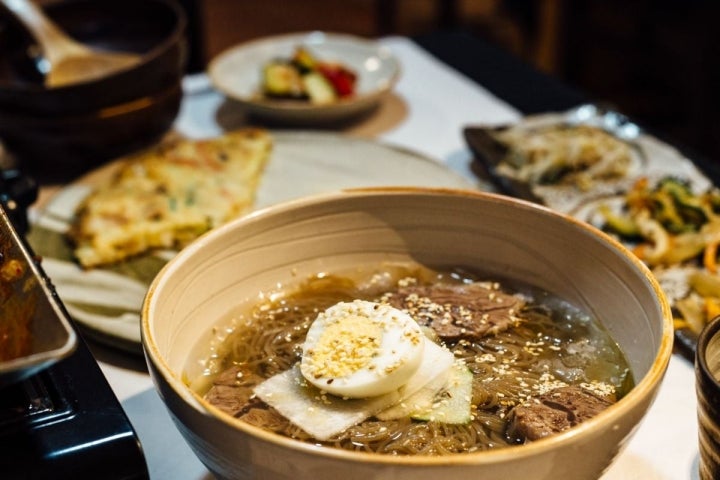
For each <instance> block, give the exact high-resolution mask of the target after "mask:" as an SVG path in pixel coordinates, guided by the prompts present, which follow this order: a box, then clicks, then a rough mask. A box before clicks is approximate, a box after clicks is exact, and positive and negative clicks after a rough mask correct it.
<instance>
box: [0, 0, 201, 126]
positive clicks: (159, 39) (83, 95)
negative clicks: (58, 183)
mask: <svg viewBox="0 0 720 480" xmlns="http://www.w3.org/2000/svg"><path fill="white" fill-rule="evenodd" d="M45 11H46V13H47V14H48V15H49V16H50V17H51V18H52V19H53V20H55V21H56V22H57V23H58V24H59V25H60V26H61V27H62V28H63V29H64V30H65V31H67V32H68V33H69V34H70V35H71V36H73V37H74V38H76V39H78V40H80V41H82V42H84V43H87V44H89V45H91V46H94V47H98V48H104V49H108V50H121V51H129V52H135V53H139V54H141V55H142V61H141V62H140V63H139V64H138V65H137V66H135V67H134V68H131V69H128V70H125V71H121V72H118V73H117V74H114V75H111V76H108V77H104V78H101V79H98V80H94V81H89V82H84V83H77V84H73V85H68V86H65V87H61V88H54V89H48V88H45V87H44V85H43V75H42V74H41V73H40V72H39V70H38V68H37V62H38V61H39V60H40V59H41V58H42V52H41V50H40V48H39V47H38V46H37V45H36V44H35V42H34V39H33V38H32V36H30V34H29V33H28V32H27V31H26V30H25V29H24V28H23V27H22V26H21V25H20V24H19V23H18V22H17V20H15V18H14V17H12V15H11V14H10V13H9V12H7V11H6V10H4V9H2V8H0V110H2V111H4V112H11V111H18V112H22V113H26V114H27V113H33V114H58V115H68V114H71V113H79V112H82V113H87V112H89V111H91V110H94V109H98V108H103V107H107V106H112V105H117V104H120V103H124V102H127V101H129V100H134V99H136V98H140V97H143V96H146V95H152V94H153V93H155V92H158V91H161V90H163V89H165V88H167V87H168V86H169V85H171V84H174V83H175V82H176V81H177V79H178V78H179V77H181V76H182V75H183V74H184V67H185V62H186V59H185V57H186V50H187V47H186V41H185V37H184V36H185V28H186V23H187V19H186V17H185V14H184V11H183V10H182V9H181V8H180V7H179V6H178V5H177V4H176V3H173V2H170V1H168V0H65V1H63V2H59V3H53V4H49V5H48V6H47V7H46V8H45Z"/></svg>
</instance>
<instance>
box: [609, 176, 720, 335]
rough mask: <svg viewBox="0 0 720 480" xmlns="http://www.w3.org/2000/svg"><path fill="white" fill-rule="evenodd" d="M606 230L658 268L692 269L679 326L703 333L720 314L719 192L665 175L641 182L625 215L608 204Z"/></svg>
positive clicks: (679, 305) (678, 302) (680, 302)
mask: <svg viewBox="0 0 720 480" xmlns="http://www.w3.org/2000/svg"><path fill="white" fill-rule="evenodd" d="M599 213H600V215H601V216H602V218H603V220H604V228H605V230H607V231H609V232H611V233H614V234H615V235H617V236H618V237H620V239H621V240H622V241H624V242H625V243H626V244H629V245H633V252H634V253H635V254H636V255H637V256H638V257H639V258H640V259H641V260H643V261H644V262H645V263H646V264H647V265H649V266H650V267H653V268H662V267H672V266H679V265H683V266H685V267H688V272H689V273H688V274H687V278H686V281H687V284H688V287H689V290H690V293H689V294H688V295H686V296H685V297H683V298H679V299H675V300H674V303H673V308H674V309H675V311H676V314H677V315H678V316H679V318H677V319H676V323H675V325H676V327H677V328H689V329H691V330H693V331H695V332H699V331H700V330H701V329H702V327H703V326H704V325H705V323H707V322H708V321H709V320H710V319H712V318H713V317H715V316H717V315H718V314H720V267H719V266H718V253H719V251H718V250H719V248H718V247H719V246H720V192H719V191H718V190H716V189H711V190H708V191H706V192H702V193H694V192H693V191H692V189H691V188H690V185H689V184H688V182H686V181H683V180H680V179H677V178H673V177H666V178H663V179H662V180H660V181H659V182H658V183H657V184H656V185H655V186H652V187H651V186H650V183H649V181H648V179H647V178H642V179H640V180H638V181H637V182H636V183H635V184H634V185H633V188H631V189H630V190H629V191H628V192H627V193H626V195H625V197H624V208H623V211H621V212H618V211H614V210H613V209H612V208H610V206H608V205H603V206H601V207H600V210H599Z"/></svg>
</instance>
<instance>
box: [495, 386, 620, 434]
mask: <svg viewBox="0 0 720 480" xmlns="http://www.w3.org/2000/svg"><path fill="white" fill-rule="evenodd" d="M613 403H615V398H614V397H610V396H601V395H597V394H594V393H592V392H590V391H588V390H586V389H584V388H582V387H579V386H569V387H560V388H556V389H553V390H550V391H549V392H547V393H544V394H542V395H539V396H538V397H536V398H535V399H534V400H532V401H530V402H527V403H524V404H522V405H518V406H516V407H515V408H513V409H512V411H511V412H510V413H509V415H508V431H507V435H508V437H509V438H510V439H512V440H513V441H517V442H529V441H533V440H538V439H540V438H543V437H547V436H548V435H552V434H554V433H559V432H562V431H564V430H567V429H568V428H571V427H574V426H575V425H578V424H580V423H582V422H584V421H586V420H589V419H591V418H592V417H594V416H595V415H597V414H598V413H600V412H601V411H603V410H605V409H606V408H607V407H609V406H610V405H612V404H613Z"/></svg>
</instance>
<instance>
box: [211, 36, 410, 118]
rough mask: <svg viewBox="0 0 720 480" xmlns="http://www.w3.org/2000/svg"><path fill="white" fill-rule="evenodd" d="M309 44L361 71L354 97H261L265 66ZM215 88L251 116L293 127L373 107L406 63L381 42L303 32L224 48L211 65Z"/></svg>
mask: <svg viewBox="0 0 720 480" xmlns="http://www.w3.org/2000/svg"><path fill="white" fill-rule="evenodd" d="M299 46H303V47H305V48H307V49H308V50H309V51H310V52H311V53H312V54H313V55H314V56H316V57H317V58H318V59H321V60H324V61H332V62H339V63H342V64H343V65H345V66H347V67H348V68H350V69H351V70H353V71H354V72H355V73H356V75H357V87H356V92H355V94H354V95H352V96H350V97H347V98H341V99H339V100H337V101H334V102H332V103H327V104H312V103H310V102H306V101H297V100H281V99H267V98H262V97H261V96H260V95H259V92H260V90H261V89H260V84H261V79H262V70H263V66H264V65H265V64H267V63H268V62H269V61H272V60H277V59H283V58H290V57H291V56H292V54H293V51H294V50H295V48H297V47H299ZM208 76H209V77H210V80H211V81H212V83H213V85H214V86H215V88H217V89H218V90H219V91H220V92H222V93H223V94H225V95H226V96H227V97H228V98H230V99H232V100H234V101H236V102H238V103H239V104H240V105H241V106H242V107H243V108H245V109H246V110H247V112H248V113H250V114H251V115H255V116H258V117H262V118H264V119H268V120H274V121H277V122H283V123H287V124H293V125H303V124H304V125H308V124H317V123H325V122H335V121H341V120H346V119H350V118H352V117H354V116H359V115H361V114H363V113H366V112H368V111H370V110H371V109H372V108H373V107H375V106H376V105H377V104H378V102H379V101H380V100H381V99H382V98H383V96H385V95H386V94H387V93H389V92H390V91H391V90H392V88H393V86H394V85H395V83H396V82H397V80H398V78H399V77H400V64H399V62H398V60H397V59H396V58H395V56H394V55H393V54H392V52H391V51H390V50H389V49H387V48H385V47H383V46H381V45H379V44H378V43H376V42H374V41H372V40H368V39H364V38H360V37H356V36H353V35H347V34H339V33H328V32H319V31H316V32H302V33H292V34H286V35H277V36H272V37H265V38H261V39H258V40H253V41H250V42H247V43H242V44H239V45H236V46H233V47H230V48H229V49H227V50H225V51H224V52H221V53H220V54H219V55H218V56H216V57H215V58H213V59H212V60H211V61H210V63H209V66H208Z"/></svg>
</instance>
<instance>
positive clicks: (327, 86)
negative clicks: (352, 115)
mask: <svg viewBox="0 0 720 480" xmlns="http://www.w3.org/2000/svg"><path fill="white" fill-rule="evenodd" d="M302 81H303V86H304V87H305V92H306V93H307V95H308V97H310V101H311V102H312V103H318V104H323V103H332V102H335V101H337V99H338V97H337V94H336V93H335V89H334V88H333V86H332V84H331V83H330V82H329V81H328V79H327V78H325V77H324V76H323V75H322V74H321V73H318V72H310V73H307V74H305V75H303V77H302Z"/></svg>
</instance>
